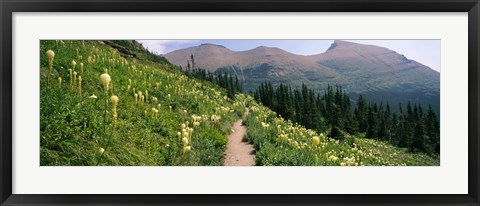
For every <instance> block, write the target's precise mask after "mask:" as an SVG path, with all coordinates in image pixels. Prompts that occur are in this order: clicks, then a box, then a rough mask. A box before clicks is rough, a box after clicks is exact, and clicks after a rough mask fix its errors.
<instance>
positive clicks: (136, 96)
mask: <svg viewBox="0 0 480 206" xmlns="http://www.w3.org/2000/svg"><path fill="white" fill-rule="evenodd" d="M134 96H135V104H137V101H138V94H136V93H135V95H134Z"/></svg>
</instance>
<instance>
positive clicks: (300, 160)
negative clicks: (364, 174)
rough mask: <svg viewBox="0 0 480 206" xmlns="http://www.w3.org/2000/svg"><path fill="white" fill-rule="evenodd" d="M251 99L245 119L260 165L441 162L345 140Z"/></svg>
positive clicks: (354, 138) (368, 141) (351, 138)
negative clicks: (319, 130)
mask: <svg viewBox="0 0 480 206" xmlns="http://www.w3.org/2000/svg"><path fill="white" fill-rule="evenodd" d="M247 102H248V105H249V106H250V115H249V116H248V118H247V119H246V121H245V123H246V124H247V125H248V133H247V137H246V138H247V139H248V140H249V141H251V142H252V143H253V145H254V147H255V150H256V161H257V164H258V165H276V166H280V165H282V166H287V165H290V166H291V165H297V166H309V165H310V166H313V165H331V166H334V165H340V166H412V165H440V159H439V157H438V156H436V157H432V156H429V155H426V154H422V153H410V152H408V150H407V149H404V148H398V147H394V146H392V145H390V144H388V143H385V142H381V141H376V140H372V139H365V138H364V137H363V136H353V135H348V134H345V136H347V138H346V139H345V140H343V141H339V140H335V139H332V138H330V137H327V136H325V135H324V133H320V134H318V133H316V132H315V131H313V130H309V129H305V127H303V126H301V125H298V124H293V123H292V122H291V121H286V120H284V119H283V118H280V117H277V115H276V114H275V112H272V111H271V110H270V109H268V108H266V107H264V106H261V105H259V104H257V103H256V102H255V101H253V100H252V99H251V98H249V99H248V100H247ZM325 133H326V132H325Z"/></svg>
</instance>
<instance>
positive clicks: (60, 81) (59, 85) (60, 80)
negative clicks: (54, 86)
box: [57, 77, 62, 87]
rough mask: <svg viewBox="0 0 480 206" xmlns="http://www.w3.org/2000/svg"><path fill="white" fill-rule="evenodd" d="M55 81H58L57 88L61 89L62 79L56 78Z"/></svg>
mask: <svg viewBox="0 0 480 206" xmlns="http://www.w3.org/2000/svg"><path fill="white" fill-rule="evenodd" d="M57 81H58V87H61V86H62V77H58V79H57Z"/></svg>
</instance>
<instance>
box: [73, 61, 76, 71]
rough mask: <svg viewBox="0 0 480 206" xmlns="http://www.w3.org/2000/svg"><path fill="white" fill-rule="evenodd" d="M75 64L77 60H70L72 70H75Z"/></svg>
mask: <svg viewBox="0 0 480 206" xmlns="http://www.w3.org/2000/svg"><path fill="white" fill-rule="evenodd" d="M76 66H77V62H75V60H72V67H73V70H75V67H76Z"/></svg>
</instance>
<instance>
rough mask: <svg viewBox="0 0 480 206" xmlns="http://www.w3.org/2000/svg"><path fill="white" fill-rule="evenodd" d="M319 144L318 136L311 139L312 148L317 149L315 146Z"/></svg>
mask: <svg viewBox="0 0 480 206" xmlns="http://www.w3.org/2000/svg"><path fill="white" fill-rule="evenodd" d="M318 144H320V138H319V137H318V136H314V137H312V145H313V147H317V145H318Z"/></svg>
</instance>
